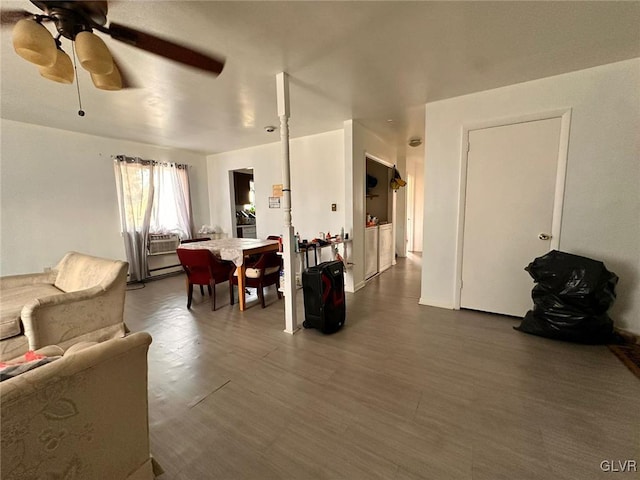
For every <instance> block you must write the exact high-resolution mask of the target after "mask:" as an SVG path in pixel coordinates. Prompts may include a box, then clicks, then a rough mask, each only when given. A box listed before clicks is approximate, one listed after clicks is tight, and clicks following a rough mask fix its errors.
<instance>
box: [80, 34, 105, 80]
mask: <svg viewBox="0 0 640 480" xmlns="http://www.w3.org/2000/svg"><path fill="white" fill-rule="evenodd" d="M75 41H76V54H77V55H78V60H80V65H82V68H84V69H85V70H87V71H88V72H91V73H95V74H96V75H108V74H110V73H111V72H112V71H113V57H111V52H109V49H108V48H107V46H106V45H105V43H104V42H103V41H102V39H101V38H100V37H98V36H97V35H95V34H93V33H91V32H80V33H79V34H77V35H76V38H75Z"/></svg>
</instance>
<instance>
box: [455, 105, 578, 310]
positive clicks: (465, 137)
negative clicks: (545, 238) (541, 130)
mask: <svg viewBox="0 0 640 480" xmlns="http://www.w3.org/2000/svg"><path fill="white" fill-rule="evenodd" d="M551 118H560V119H561V126H560V145H559V148H558V169H557V175H556V184H555V198H554V203H553V220H552V227H551V235H552V237H551V244H550V246H551V249H552V250H553V249H555V250H559V249H560V233H561V232H560V230H561V225H562V208H563V204H564V189H565V181H566V175H567V158H568V153H569V130H570V125H571V109H570V108H567V109H563V110H553V111H547V112H539V113H533V114H528V115H520V116H515V117H508V118H502V119H495V120H487V121H483V122H477V123H472V124H467V125H463V126H462V144H461V145H460V152H461V155H460V179H459V183H458V193H459V196H458V225H457V231H456V239H457V248H456V257H455V279H454V285H453V289H454V307H453V308H454V309H455V310H459V309H460V304H461V290H462V251H463V246H464V221H465V201H466V188H467V164H468V155H469V132H471V131H473V130H481V129H484V128H491V127H501V126H506V125H512V124H516V123H526V122H535V121H537V120H547V119H551Z"/></svg>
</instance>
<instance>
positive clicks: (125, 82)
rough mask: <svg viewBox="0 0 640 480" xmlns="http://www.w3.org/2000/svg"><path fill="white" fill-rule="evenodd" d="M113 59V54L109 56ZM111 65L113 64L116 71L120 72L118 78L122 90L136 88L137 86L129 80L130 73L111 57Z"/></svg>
mask: <svg viewBox="0 0 640 480" xmlns="http://www.w3.org/2000/svg"><path fill="white" fill-rule="evenodd" d="M111 56H112V57H113V53H112V54H111ZM113 63H115V65H116V67H117V68H118V71H119V72H120V78H121V80H122V88H123V89H125V88H138V87H139V86H138V85H137V84H136V83H135V82H134V81H133V80H131V72H129V70H127V69H125V68H123V67H122V62H121V61H119V60H117V59H116V58H115V57H113Z"/></svg>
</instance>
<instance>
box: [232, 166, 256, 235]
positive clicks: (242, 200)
mask: <svg viewBox="0 0 640 480" xmlns="http://www.w3.org/2000/svg"><path fill="white" fill-rule="evenodd" d="M230 173H231V176H230V177H231V178H230V182H231V185H230V191H231V199H232V201H231V224H232V226H233V227H232V232H233V237H234V238H257V231H256V206H255V198H256V195H255V184H254V177H253V169H252V168H243V169H239V170H233V171H231V172H230Z"/></svg>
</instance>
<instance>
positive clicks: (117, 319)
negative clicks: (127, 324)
mask: <svg viewBox="0 0 640 480" xmlns="http://www.w3.org/2000/svg"><path fill="white" fill-rule="evenodd" d="M123 310H124V298H122V297H121V296H120V295H118V292H116V291H114V290H105V289H104V288H103V287H101V286H99V285H98V286H95V287H91V288H87V289H85V290H79V291H77V292H67V293H62V294H60V295H49V296H47V297H42V298H37V299H35V300H32V301H31V302H29V303H27V304H26V305H25V306H24V307H23V308H22V312H21V318H22V323H23V325H24V331H25V335H26V336H27V338H28V339H29V348H30V349H31V350H35V349H37V348H41V347H42V346H44V345H60V346H62V347H63V348H66V347H68V346H69V342H70V341H74V340H75V341H103V340H106V339H108V338H113V337H115V336H122V335H123V334H124V323H123V321H122V315H123ZM91 332H95V335H94V336H90V335H89V334H91Z"/></svg>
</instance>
